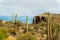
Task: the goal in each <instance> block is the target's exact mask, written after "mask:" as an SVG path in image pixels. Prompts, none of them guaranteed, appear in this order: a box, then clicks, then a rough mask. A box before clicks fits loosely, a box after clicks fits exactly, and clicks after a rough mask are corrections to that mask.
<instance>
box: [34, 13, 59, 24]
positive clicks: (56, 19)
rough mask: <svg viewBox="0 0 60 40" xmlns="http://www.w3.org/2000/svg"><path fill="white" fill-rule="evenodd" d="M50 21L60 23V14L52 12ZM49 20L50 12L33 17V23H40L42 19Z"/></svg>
mask: <svg viewBox="0 0 60 40" xmlns="http://www.w3.org/2000/svg"><path fill="white" fill-rule="evenodd" d="M49 17H50V21H53V22H55V23H60V14H50V13H49ZM41 20H42V21H47V20H48V13H44V14H41V15H39V16H35V17H34V18H33V24H38V23H39V22H40V21H41Z"/></svg>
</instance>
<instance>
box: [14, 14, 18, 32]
mask: <svg viewBox="0 0 60 40" xmlns="http://www.w3.org/2000/svg"><path fill="white" fill-rule="evenodd" d="M16 21H17V14H16V15H15V27H14V31H15V33H16V32H17V27H16Z"/></svg>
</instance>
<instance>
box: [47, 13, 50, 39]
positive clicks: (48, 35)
mask: <svg viewBox="0 0 60 40" xmlns="http://www.w3.org/2000/svg"><path fill="white" fill-rule="evenodd" d="M47 31H48V34H47V40H50V17H49V13H48V30H47Z"/></svg>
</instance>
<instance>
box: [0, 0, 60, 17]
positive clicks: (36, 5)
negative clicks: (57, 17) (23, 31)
mask: <svg viewBox="0 0 60 40" xmlns="http://www.w3.org/2000/svg"><path fill="white" fill-rule="evenodd" d="M45 11H49V12H52V13H59V12H60V0H0V13H1V15H6V16H9V15H11V14H12V12H14V13H15V14H16V13H17V14H18V15H20V16H34V15H38V14H39V13H42V12H45Z"/></svg>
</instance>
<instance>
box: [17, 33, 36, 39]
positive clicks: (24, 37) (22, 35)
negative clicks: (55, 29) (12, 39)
mask: <svg viewBox="0 0 60 40" xmlns="http://www.w3.org/2000/svg"><path fill="white" fill-rule="evenodd" d="M18 40H36V38H35V36H33V35H32V34H31V33H25V34H21V35H20V37H19V38H18Z"/></svg>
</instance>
